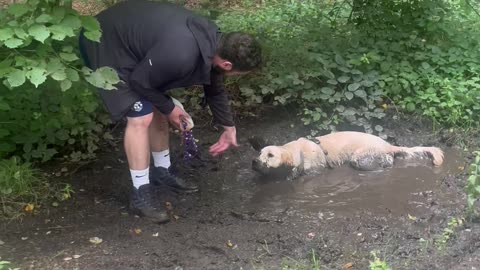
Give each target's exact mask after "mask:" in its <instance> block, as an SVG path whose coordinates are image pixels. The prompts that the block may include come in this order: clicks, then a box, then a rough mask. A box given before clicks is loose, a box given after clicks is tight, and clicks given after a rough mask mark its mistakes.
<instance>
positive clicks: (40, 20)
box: [35, 14, 52, 23]
mask: <svg viewBox="0 0 480 270" xmlns="http://www.w3.org/2000/svg"><path fill="white" fill-rule="evenodd" d="M51 20H52V16H50V15H49V14H42V15H40V16H38V17H37V18H36V19H35V21H36V22H37V23H48V22H50V21H51Z"/></svg>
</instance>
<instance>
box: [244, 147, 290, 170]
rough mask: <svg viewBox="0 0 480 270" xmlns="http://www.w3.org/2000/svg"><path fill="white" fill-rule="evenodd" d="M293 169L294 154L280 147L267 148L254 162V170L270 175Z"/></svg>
mask: <svg viewBox="0 0 480 270" xmlns="http://www.w3.org/2000/svg"><path fill="white" fill-rule="evenodd" d="M291 167H293V157H292V153H290V152H289V151H287V150H286V149H285V148H283V147H280V146H267V147H264V148H263V149H262V150H261V151H260V155H259V156H258V157H257V158H255V159H254V160H253V161H252V169H253V170H255V171H257V172H259V173H262V174H269V173H272V172H278V171H280V170H283V169H286V168H291Z"/></svg>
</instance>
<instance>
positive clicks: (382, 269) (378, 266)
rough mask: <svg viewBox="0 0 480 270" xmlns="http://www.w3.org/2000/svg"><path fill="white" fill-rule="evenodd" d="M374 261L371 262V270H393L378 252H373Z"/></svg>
mask: <svg viewBox="0 0 480 270" xmlns="http://www.w3.org/2000/svg"><path fill="white" fill-rule="evenodd" d="M371 254H372V256H373V261H370V265H369V269H370V270H392V268H390V267H389V266H388V264H387V262H386V261H385V260H382V259H380V258H379V257H378V256H377V253H376V252H371Z"/></svg>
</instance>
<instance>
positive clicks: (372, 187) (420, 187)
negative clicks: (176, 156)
mask: <svg viewBox="0 0 480 270" xmlns="http://www.w3.org/2000/svg"><path fill="white" fill-rule="evenodd" d="M463 162H464V161H463V159H462V158H461V157H460V154H459V153H458V152H457V151H455V150H451V149H449V150H447V151H446V153H445V163H444V164H443V165H442V166H441V167H438V168H432V166H430V165H429V161H428V160H425V161H416V164H417V165H418V164H421V165H420V166H413V164H412V162H406V161H405V160H397V161H396V164H395V167H394V168H391V169H387V170H384V171H375V172H362V171H357V170H354V169H352V168H349V167H341V168H335V169H327V170H325V171H324V172H323V173H321V174H319V175H310V176H303V177H302V178H301V179H298V180H297V181H294V182H285V181H279V182H264V183H258V184H257V185H256V187H254V189H256V190H255V192H254V193H253V194H252V196H251V198H250V200H248V201H246V202H245V203H246V204H245V205H244V206H245V207H248V208H250V209H252V208H255V209H256V210H264V211H270V212H278V211H281V210H282V209H286V208H290V209H294V211H296V212H298V213H304V214H314V213H319V212H325V213H326V212H335V213H344V214H345V213H353V212H355V211H359V210H368V211H370V212H374V213H377V212H378V213H380V212H386V211H388V212H391V213H394V214H405V213H410V212H409V211H411V210H412V209H414V208H417V207H421V206H422V205H423V203H422V201H423V202H424V201H425V200H421V199H422V198H421V197H419V196H418V193H419V192H426V193H428V192H431V191H432V190H436V189H438V187H439V181H440V180H441V179H442V178H443V177H444V176H445V175H447V174H452V173H458V172H460V170H461V167H462V166H464V165H465V164H463ZM242 172H243V173H242ZM242 172H241V173H240V174H241V175H239V177H241V176H242V175H243V176H245V174H247V173H248V174H251V175H253V174H252V173H251V172H247V171H246V170H242ZM241 178H243V177H241ZM244 191H245V190H244ZM387 209H388V210H387Z"/></svg>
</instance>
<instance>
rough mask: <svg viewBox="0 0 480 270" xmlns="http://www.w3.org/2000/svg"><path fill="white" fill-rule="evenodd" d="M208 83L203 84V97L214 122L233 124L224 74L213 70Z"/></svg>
mask: <svg viewBox="0 0 480 270" xmlns="http://www.w3.org/2000/svg"><path fill="white" fill-rule="evenodd" d="M210 78H211V79H210V80H211V82H210V85H204V86H203V89H204V92H205V98H206V101H207V103H208V106H209V107H210V110H211V111H212V114H213V117H214V118H215V120H216V122H217V123H218V124H220V125H223V126H228V127H232V126H235V122H234V121H233V115H232V112H231V109H230V105H229V104H228V97H227V93H226V92H225V86H224V76H223V74H221V73H220V72H218V71H215V70H213V71H212V73H211V76H210Z"/></svg>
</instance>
